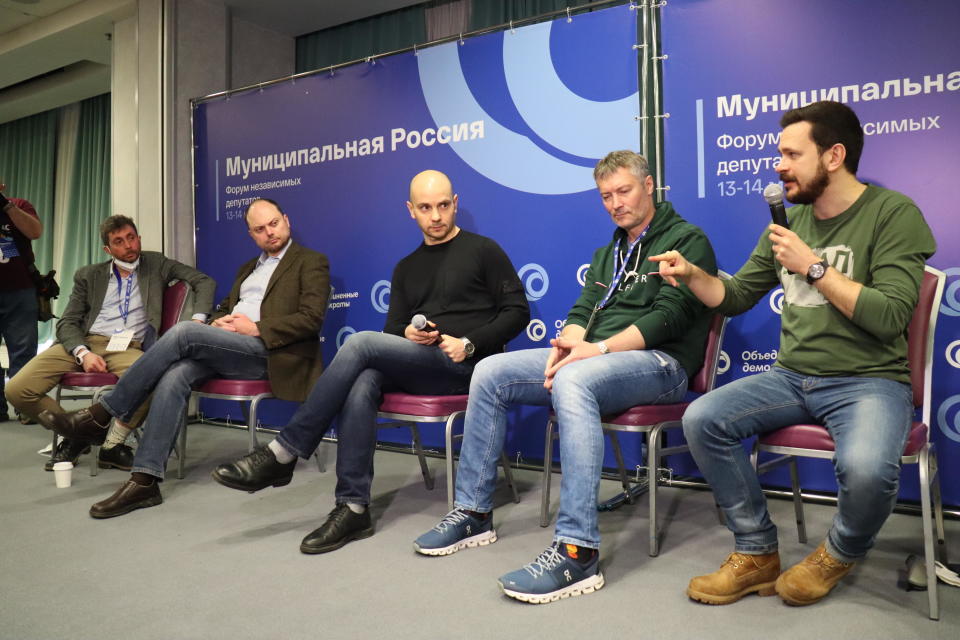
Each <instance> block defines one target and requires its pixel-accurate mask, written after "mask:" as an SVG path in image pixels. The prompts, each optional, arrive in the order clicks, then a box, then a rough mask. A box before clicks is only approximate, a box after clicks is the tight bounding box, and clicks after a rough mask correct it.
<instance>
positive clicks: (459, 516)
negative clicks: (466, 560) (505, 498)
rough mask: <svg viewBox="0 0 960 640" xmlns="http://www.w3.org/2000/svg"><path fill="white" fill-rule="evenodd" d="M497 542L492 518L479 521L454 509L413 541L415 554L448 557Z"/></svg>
mask: <svg viewBox="0 0 960 640" xmlns="http://www.w3.org/2000/svg"><path fill="white" fill-rule="evenodd" d="M496 541H497V532H496V531H494V530H493V516H490V517H489V518H486V519H484V520H480V519H479V518H475V517H473V516H472V515H470V514H469V513H467V512H466V511H463V510H461V509H454V510H453V511H451V512H450V513H448V514H447V515H445V516H443V519H442V520H440V522H438V523H437V526H435V527H434V528H433V529H430V531H427V532H426V533H425V534H423V535H422V536H420V537H419V538H417V539H416V540H414V541H413V548H414V550H415V551H416V552H417V553H422V554H424V555H428V556H448V555H450V554H451V553H456V552H457V551H460V549H465V548H467V547H476V546H485V545H488V544H490V543H491V542H496Z"/></svg>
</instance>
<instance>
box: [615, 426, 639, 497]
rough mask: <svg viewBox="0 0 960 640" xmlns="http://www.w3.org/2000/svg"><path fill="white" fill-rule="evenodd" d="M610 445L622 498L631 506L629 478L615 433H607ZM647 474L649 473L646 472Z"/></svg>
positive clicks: (618, 439)
mask: <svg viewBox="0 0 960 640" xmlns="http://www.w3.org/2000/svg"><path fill="white" fill-rule="evenodd" d="M608 435H609V436H610V445H611V446H612V447H613V457H614V458H616V460H617V470H618V471H619V472H620V484H621V485H622V486H623V496H624V498H626V500H627V503H629V504H633V495H632V494H631V492H630V478H629V477H628V476H627V468H626V467H625V466H624V464H623V450H622V449H621V448H620V438H618V437H617V432H616V431H609V432H608ZM647 473H648V474H649V471H648V472H647Z"/></svg>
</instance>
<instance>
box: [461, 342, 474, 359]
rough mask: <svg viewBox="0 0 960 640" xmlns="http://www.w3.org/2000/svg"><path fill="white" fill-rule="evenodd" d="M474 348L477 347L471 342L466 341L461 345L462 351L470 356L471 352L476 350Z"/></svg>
mask: <svg viewBox="0 0 960 640" xmlns="http://www.w3.org/2000/svg"><path fill="white" fill-rule="evenodd" d="M476 349H477V348H476V347H475V346H474V345H473V343H472V342H468V343H467V344H465V345H463V352H464V353H465V354H467V355H468V356H472V355H473V352H474V351H476Z"/></svg>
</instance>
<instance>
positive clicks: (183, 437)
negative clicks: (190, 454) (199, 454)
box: [177, 420, 187, 480]
mask: <svg viewBox="0 0 960 640" xmlns="http://www.w3.org/2000/svg"><path fill="white" fill-rule="evenodd" d="M186 459H187V422H186V420H184V422H183V427H182V428H181V429H180V451H178V452H177V479H178V480H183V464H184V461H185V460H186Z"/></svg>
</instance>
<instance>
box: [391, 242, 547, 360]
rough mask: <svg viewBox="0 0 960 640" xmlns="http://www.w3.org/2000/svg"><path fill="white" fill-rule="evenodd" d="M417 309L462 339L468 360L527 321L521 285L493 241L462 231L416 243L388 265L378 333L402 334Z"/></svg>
mask: <svg viewBox="0 0 960 640" xmlns="http://www.w3.org/2000/svg"><path fill="white" fill-rule="evenodd" d="M418 313H422V314H423V315H424V316H426V317H427V320H430V321H431V322H434V323H436V325H437V327H439V329H440V332H441V333H445V334H448V335H451V336H454V337H457V338H468V339H469V340H470V342H472V343H473V344H474V345H475V346H476V349H477V350H476V353H475V354H474V356H473V357H472V358H471V359H470V360H472V361H474V362H476V361H479V360H480V359H481V358H483V357H485V356H488V355H490V354H492V353H498V352H500V351H503V348H504V346H505V345H506V343H507V342H508V341H510V340H511V339H513V338H514V337H515V336H516V335H517V334H518V333H520V331H522V330H523V328H524V327H525V326H526V325H527V322H529V321H530V308H529V306H528V305H527V299H526V296H525V295H524V291H523V285H522V284H521V283H520V279H519V278H518V277H517V273H516V271H515V270H514V268H513V265H512V264H511V263H510V259H509V258H508V257H507V254H506V253H504V252H503V249H501V248H500V246H499V245H498V244H497V243H496V242H494V241H493V240H491V239H489V238H486V237H484V236H480V235H477V234H475V233H470V232H469V231H464V230H463V229H461V230H460V232H459V233H458V234H457V235H456V236H455V237H454V238H453V239H452V240H450V241H448V242H444V243H442V244H435V245H427V244H421V245H420V246H419V247H417V250H416V251H414V252H413V253H411V254H410V255H408V256H407V257H406V258H404V259H403V260H401V261H400V262H399V263H398V264H397V266H396V268H395V269H394V270H393V280H392V282H391V285H390V309H389V311H388V312H387V323H386V325H384V327H383V331H384V333H392V334H394V335H398V336H403V331H404V329H405V328H406V326H407V325H408V324H410V319H411V318H412V317H413V316H414V315H415V314H418Z"/></svg>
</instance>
